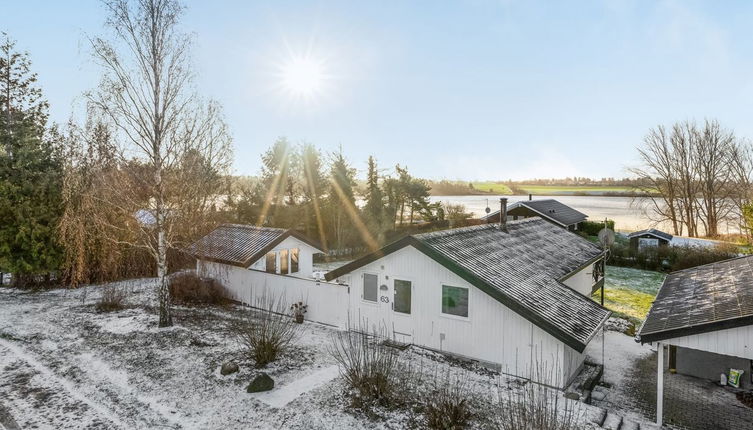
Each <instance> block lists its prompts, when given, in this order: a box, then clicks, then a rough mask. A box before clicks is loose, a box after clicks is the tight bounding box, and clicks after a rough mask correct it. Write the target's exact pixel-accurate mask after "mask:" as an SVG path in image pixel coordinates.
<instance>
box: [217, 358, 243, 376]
mask: <svg viewBox="0 0 753 430" xmlns="http://www.w3.org/2000/svg"><path fill="white" fill-rule="evenodd" d="M238 370H239V368H238V365H237V364H235V363H233V362H232V361H230V362H227V363H225V364H223V365H222V367H221V368H220V373H221V374H222V375H223V376H224V375H229V374H231V373H235V372H237V371H238Z"/></svg>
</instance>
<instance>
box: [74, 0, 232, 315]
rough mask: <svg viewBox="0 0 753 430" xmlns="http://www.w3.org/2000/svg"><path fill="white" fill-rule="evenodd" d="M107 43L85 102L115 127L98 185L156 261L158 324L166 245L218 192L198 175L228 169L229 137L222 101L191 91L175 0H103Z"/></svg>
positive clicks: (98, 48) (164, 302)
mask: <svg viewBox="0 0 753 430" xmlns="http://www.w3.org/2000/svg"><path fill="white" fill-rule="evenodd" d="M104 4H105V6H106V8H107V9H108V11H109V14H110V16H109V18H108V20H107V25H108V27H109V28H110V29H111V30H112V40H107V39H105V38H100V37H97V38H93V39H92V40H91V43H92V49H93V56H94V58H95V60H96V61H97V62H98V63H99V64H100V65H101V66H102V68H103V77H102V81H101V84H100V86H99V88H98V90H97V91H93V92H92V93H91V94H89V97H88V99H89V101H90V102H91V104H92V106H94V107H95V108H96V109H97V110H98V111H99V112H100V115H101V116H102V117H103V118H104V119H105V121H107V122H108V123H110V124H111V125H112V127H113V130H114V133H115V138H114V141H115V142H116V143H117V156H118V158H119V161H120V169H118V170H115V171H110V176H109V178H107V180H105V181H103V183H105V184H108V186H109V187H110V193H109V200H108V202H107V203H108V204H109V206H110V208H111V209H112V210H116V211H118V212H120V213H122V214H124V215H127V216H129V217H130V219H131V220H132V222H130V223H128V224H127V225H125V226H122V225H121V226H111V227H112V228H113V229H115V230H117V229H119V228H120V229H123V228H126V229H135V230H136V233H137V239H136V240H133V241H129V243H128V244H129V245H133V246H138V247H142V248H144V249H147V250H148V251H149V252H150V253H151V254H152V255H153V257H154V259H155V261H156V266H157V277H158V279H159V283H158V285H159V286H158V296H159V325H160V327H164V326H169V325H171V324H172V317H171V312H170V293H169V288H168V260H167V256H168V250H169V249H171V248H175V247H179V246H181V243H180V241H181V239H183V240H188V239H190V236H191V235H192V233H193V232H195V230H196V226H197V225H199V224H198V223H197V217H203V216H204V215H205V214H206V213H207V211H208V209H209V207H210V206H211V205H212V204H213V203H214V202H213V200H214V199H216V197H217V195H216V194H215V195H212V191H211V190H207V189H205V188H204V185H206V184H204V183H201V180H200V178H201V177H205V176H202V172H204V171H205V170H207V169H208V170H210V171H212V172H223V171H224V170H225V169H227V168H228V166H229V162H230V157H231V152H230V139H229V137H228V134H227V130H226V127H225V125H224V122H223V121H222V117H221V114H220V110H219V107H218V106H217V105H216V104H214V103H206V102H203V101H202V100H201V99H200V98H199V97H198V96H197V95H196V93H195V90H194V87H193V80H192V78H193V76H192V73H191V64H190V61H189V53H190V48H191V42H192V41H191V38H190V37H189V36H188V35H186V34H183V33H181V32H180V31H179V29H178V23H179V19H180V17H181V15H182V12H183V6H182V5H181V4H179V3H178V2H177V1H176V0H135V1H128V0H107V1H105V2H104Z"/></svg>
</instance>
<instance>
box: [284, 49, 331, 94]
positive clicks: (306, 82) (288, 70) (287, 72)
mask: <svg viewBox="0 0 753 430" xmlns="http://www.w3.org/2000/svg"><path fill="white" fill-rule="evenodd" d="M281 79H282V82H281V84H282V88H283V89H284V90H285V92H287V93H288V94H290V95H291V96H293V97H297V98H303V99H312V98H315V97H316V96H318V95H319V94H320V93H321V92H322V91H323V90H324V86H325V83H326V82H325V81H326V79H327V77H326V67H325V64H324V62H323V61H321V60H316V59H314V58H310V57H298V58H291V59H289V60H288V61H287V62H285V63H284V64H283V65H282V67H281Z"/></svg>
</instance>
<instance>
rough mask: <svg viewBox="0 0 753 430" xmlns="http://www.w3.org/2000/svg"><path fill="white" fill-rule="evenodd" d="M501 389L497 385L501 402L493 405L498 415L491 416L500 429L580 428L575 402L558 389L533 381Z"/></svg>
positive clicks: (548, 429)
mask: <svg viewBox="0 0 753 430" xmlns="http://www.w3.org/2000/svg"><path fill="white" fill-rule="evenodd" d="M538 374H539V375H543V374H546V372H541V371H538ZM550 376H551V375H550ZM537 380H542V379H541V378H537ZM544 380H547V379H544ZM548 380H556V379H548ZM501 390H502V388H501V387H500V395H499V399H500V405H499V407H497V408H495V411H496V414H497V415H496V417H495V418H496V419H495V420H494V421H495V424H496V427H497V428H498V429H500V430H520V429H535V430H578V429H582V428H583V426H582V425H581V423H580V422H579V420H578V418H579V414H578V409H577V408H576V406H577V404H576V403H575V402H574V401H572V400H568V399H566V398H564V397H563V396H562V393H561V392H560V391H559V390H556V389H553V388H549V387H547V386H546V385H543V384H540V383H536V382H533V381H529V382H527V383H526V384H525V386H523V387H522V388H521V389H520V390H519V391H517V392H515V393H502V392H501Z"/></svg>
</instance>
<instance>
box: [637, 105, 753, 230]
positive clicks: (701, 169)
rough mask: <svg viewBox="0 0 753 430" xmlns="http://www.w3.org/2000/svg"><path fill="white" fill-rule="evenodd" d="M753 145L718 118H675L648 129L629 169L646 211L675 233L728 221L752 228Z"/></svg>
mask: <svg viewBox="0 0 753 430" xmlns="http://www.w3.org/2000/svg"><path fill="white" fill-rule="evenodd" d="M751 150H752V147H751V145H750V143H749V142H748V141H746V140H744V139H740V138H738V137H737V136H735V134H734V132H732V131H731V130H728V129H726V128H724V127H722V126H721V125H720V124H719V122H718V121H716V120H706V121H704V122H703V123H701V124H698V123H697V122H694V121H683V122H678V123H675V124H673V125H671V126H670V127H664V126H657V127H655V128H653V129H651V130H650V131H649V133H648V134H647V135H646V136H645V138H644V139H643V145H642V146H641V147H639V148H638V153H639V155H640V159H641V165H640V166H638V167H635V168H632V169H631V171H632V172H633V173H634V174H635V175H636V176H637V177H638V178H639V179H640V180H641V181H643V183H644V185H643V187H644V189H646V190H650V191H654V192H656V194H655V195H653V196H650V197H647V198H646V200H647V201H648V202H649V203H650V205H649V206H650V209H649V213H648V215H649V216H650V217H651V218H652V219H653V220H654V221H655V222H657V223H658V222H667V223H669V225H671V228H672V233H673V234H675V235H688V236H692V237H697V236H701V235H705V236H708V237H717V236H719V235H720V233H721V232H720V226H721V225H722V223H726V222H731V223H733V224H736V225H738V226H739V228H740V230H741V231H742V232H748V234H749V232H750V228H751V220H753V219H752V218H751V217H749V216H747V214H748V213H750V212H751V195H752V194H751V193H752V192H753V188H752V187H751V180H752V178H751V173H752V172H753V157H752V154H753V153H752V152H751Z"/></svg>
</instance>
